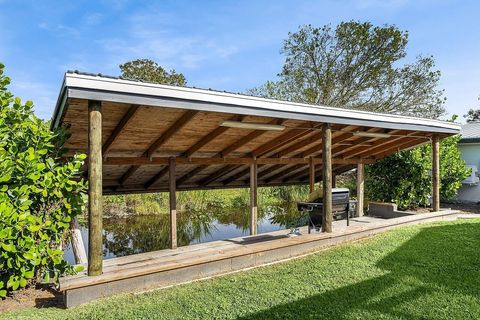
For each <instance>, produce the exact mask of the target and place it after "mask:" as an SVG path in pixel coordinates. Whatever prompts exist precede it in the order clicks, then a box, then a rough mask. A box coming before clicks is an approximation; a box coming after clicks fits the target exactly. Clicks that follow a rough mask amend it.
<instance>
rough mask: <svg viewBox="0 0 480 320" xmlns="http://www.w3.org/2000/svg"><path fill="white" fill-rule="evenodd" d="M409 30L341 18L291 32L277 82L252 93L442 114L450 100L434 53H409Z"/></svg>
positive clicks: (423, 114) (371, 108) (353, 106)
mask: <svg viewBox="0 0 480 320" xmlns="http://www.w3.org/2000/svg"><path fill="white" fill-rule="evenodd" d="M407 42H408V33H407V32H405V31H401V30H399V29H398V28H397V27H395V26H388V25H386V26H382V27H375V26H373V25H372V24H371V23H370V22H364V23H360V22H355V21H350V22H342V23H340V24H339V25H338V26H337V27H336V28H335V29H333V28H332V27H331V26H330V25H326V26H323V27H320V28H317V27H313V26H311V25H306V26H303V27H300V28H299V30H298V31H297V32H294V33H289V35H288V38H287V39H286V40H285V41H284V44H283V48H282V50H281V53H282V54H284V55H285V63H284V65H283V69H282V71H281V72H280V74H278V76H279V78H280V79H279V80H278V81H268V82H267V83H265V84H264V85H262V86H260V87H258V88H254V89H251V90H249V93H250V94H253V95H257V96H262V97H270V98H277V99H283V100H289V101H294V102H301V103H310V104H320V105H327V106H332V107H342V108H350V109H360V110H368V111H375V112H386V113H396V114H402V115H411V116H421V117H429V118H438V117H439V116H441V115H442V114H444V112H445V109H444V107H443V104H444V101H445V98H444V97H443V91H442V90H438V89H437V85H438V82H439V79H440V72H439V71H438V70H435V69H434V68H435V61H434V59H433V58H432V57H424V56H419V57H417V58H416V59H415V61H413V62H412V63H403V64H402V63H401V59H403V58H405V56H406V51H405V49H406V45H407Z"/></svg>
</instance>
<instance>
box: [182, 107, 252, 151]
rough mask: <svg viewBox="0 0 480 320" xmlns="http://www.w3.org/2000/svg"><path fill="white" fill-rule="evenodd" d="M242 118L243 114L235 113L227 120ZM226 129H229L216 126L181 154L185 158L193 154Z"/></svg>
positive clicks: (240, 119) (239, 119)
mask: <svg viewBox="0 0 480 320" xmlns="http://www.w3.org/2000/svg"><path fill="white" fill-rule="evenodd" d="M243 118H244V116H239V115H236V116H233V117H231V118H230V119H229V121H242V119H243ZM228 129H230V128H229V127H217V128H216V129H215V130H213V131H211V132H209V133H208V134H207V135H206V136H204V137H203V138H201V139H200V140H199V141H197V142H196V143H195V144H194V145H193V146H191V147H190V148H188V150H187V151H185V152H184V153H183V156H184V157H187V158H188V157H191V156H193V154H194V153H195V152H197V151H199V150H200V149H201V148H202V147H204V146H205V145H206V144H208V143H210V142H212V141H213V140H214V139H215V138H216V137H218V136H219V135H221V134H223V133H225V131H227V130H228Z"/></svg>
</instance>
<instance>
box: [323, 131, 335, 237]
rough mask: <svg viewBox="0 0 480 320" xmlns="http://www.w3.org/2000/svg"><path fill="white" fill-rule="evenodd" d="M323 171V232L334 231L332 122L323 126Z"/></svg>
mask: <svg viewBox="0 0 480 320" xmlns="http://www.w3.org/2000/svg"><path fill="white" fill-rule="evenodd" d="M322 158H323V165H322V173H323V179H322V184H323V222H322V232H332V220H333V214H332V129H331V127H330V124H328V123H324V124H323V126H322Z"/></svg>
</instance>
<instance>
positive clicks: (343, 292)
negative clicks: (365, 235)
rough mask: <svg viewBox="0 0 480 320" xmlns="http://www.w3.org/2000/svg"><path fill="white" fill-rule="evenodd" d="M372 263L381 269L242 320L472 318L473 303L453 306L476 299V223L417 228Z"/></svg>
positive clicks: (479, 262) (479, 227) (479, 232)
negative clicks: (371, 275) (378, 273)
mask: <svg viewBox="0 0 480 320" xmlns="http://www.w3.org/2000/svg"><path fill="white" fill-rule="evenodd" d="M377 266H378V267H379V268H381V269H383V270H386V271H387V273H386V274H384V275H381V276H379V277H376V278H372V279H369V280H366V281H363V282H360V283H356V284H354V285H350V286H345V287H342V288H339V289H336V290H331V291H327V292H325V293H323V294H318V295H314V296H311V297H309V298H305V299H301V300H297V301H294V302H291V303H288V304H283V305H278V306H275V307H272V308H270V309H268V310H264V311H261V312H258V313H254V314H251V315H248V316H246V317H244V318H243V319H272V318H276V319H280V318H281V319H319V318H322V319H325V318H327V319H345V318H362V316H365V317H373V318H377V317H388V318H390V317H391V318H406V319H425V318H435V317H443V318H455V316H454V315H455V312H457V313H458V312H460V314H463V313H462V312H466V313H465V315H470V317H471V316H472V315H471V313H469V312H472V313H474V315H473V318H475V317H476V316H479V314H476V316H475V312H478V311H480V306H479V305H478V302H474V304H475V305H474V308H475V310H477V311H472V310H465V309H462V308H464V307H462V306H461V303H460V305H459V304H457V301H460V302H463V301H466V300H468V299H469V298H472V299H473V301H478V299H480V224H478V223H473V224H468V223H466V224H454V225H445V226H433V227H428V228H425V229H422V230H421V231H420V232H419V233H418V234H417V235H415V236H414V237H413V238H411V239H410V240H408V241H407V242H406V243H404V244H403V245H402V246H401V247H399V248H398V249H397V250H395V251H394V252H393V253H391V254H389V255H388V256H386V257H385V258H384V259H382V260H380V261H379V262H378V263H377ZM456 299H459V300H456ZM467 309H468V308H467ZM457 315H458V314H457ZM462 317H463V316H462Z"/></svg>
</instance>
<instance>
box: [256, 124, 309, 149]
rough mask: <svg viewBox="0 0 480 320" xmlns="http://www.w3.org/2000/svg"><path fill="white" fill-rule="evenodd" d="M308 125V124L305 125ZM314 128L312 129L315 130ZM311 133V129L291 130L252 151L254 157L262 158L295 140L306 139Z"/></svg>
mask: <svg viewBox="0 0 480 320" xmlns="http://www.w3.org/2000/svg"><path fill="white" fill-rule="evenodd" d="M305 125H308V124H305ZM313 128H314V127H312V129H313ZM310 132H311V131H310V130H309V129H291V130H289V131H288V132H285V133H284V134H282V135H280V136H279V137H277V138H275V139H273V140H271V141H269V142H267V143H264V144H263V145H261V146H259V147H258V148H256V149H255V150H253V151H252V153H251V156H252V157H261V156H263V155H264V154H265V153H267V152H268V151H271V150H272V149H274V148H278V147H279V146H281V145H284V144H286V143H289V142H291V141H292V140H294V139H298V138H300V137H304V136H306V135H308V134H309V133H310Z"/></svg>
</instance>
